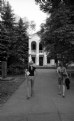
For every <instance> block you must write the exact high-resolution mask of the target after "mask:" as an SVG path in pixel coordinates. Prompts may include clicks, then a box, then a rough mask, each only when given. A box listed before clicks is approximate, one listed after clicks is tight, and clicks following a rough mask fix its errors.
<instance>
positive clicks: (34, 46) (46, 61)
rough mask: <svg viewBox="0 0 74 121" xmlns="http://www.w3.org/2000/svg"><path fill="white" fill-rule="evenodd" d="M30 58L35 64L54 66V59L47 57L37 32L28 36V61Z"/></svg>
mask: <svg viewBox="0 0 74 121" xmlns="http://www.w3.org/2000/svg"><path fill="white" fill-rule="evenodd" d="M31 60H33V62H34V64H35V65H36V66H55V60H54V59H50V58H49V57H48V55H47V52H45V51H44V48H43V47H42V44H41V43H40V37H39V35H38V34H37V33H35V34H33V35H31V36H30V38H29V62H30V61H31Z"/></svg>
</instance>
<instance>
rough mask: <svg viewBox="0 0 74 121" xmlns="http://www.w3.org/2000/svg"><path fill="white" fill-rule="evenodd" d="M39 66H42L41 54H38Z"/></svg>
mask: <svg viewBox="0 0 74 121" xmlns="http://www.w3.org/2000/svg"><path fill="white" fill-rule="evenodd" d="M39 66H43V56H39Z"/></svg>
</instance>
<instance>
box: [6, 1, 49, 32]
mask: <svg viewBox="0 0 74 121" xmlns="http://www.w3.org/2000/svg"><path fill="white" fill-rule="evenodd" d="M7 1H9V3H10V5H11V6H12V9H13V12H14V14H17V15H18V16H20V17H22V18H24V17H26V18H27V19H28V20H29V21H32V20H33V21H34V22H35V23H36V31H37V30H39V29H40V27H39V26H40V24H41V23H43V22H44V21H45V19H46V17H47V15H46V14H45V13H43V12H42V11H41V10H40V9H39V6H38V5H36V4H35V0H7Z"/></svg>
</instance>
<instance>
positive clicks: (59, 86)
mask: <svg viewBox="0 0 74 121" xmlns="http://www.w3.org/2000/svg"><path fill="white" fill-rule="evenodd" d="M58 88H59V95H61V84H59V85H58Z"/></svg>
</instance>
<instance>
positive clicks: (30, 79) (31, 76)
mask: <svg viewBox="0 0 74 121" xmlns="http://www.w3.org/2000/svg"><path fill="white" fill-rule="evenodd" d="M27 73H28V74H27V99H29V98H30V97H31V96H33V94H34V80H35V78H36V67H34V63H33V61H30V62H29V66H28V69H27Z"/></svg>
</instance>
